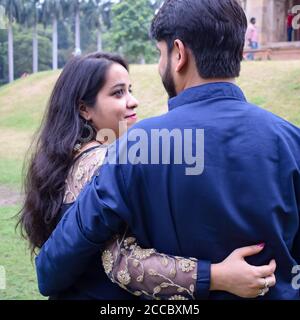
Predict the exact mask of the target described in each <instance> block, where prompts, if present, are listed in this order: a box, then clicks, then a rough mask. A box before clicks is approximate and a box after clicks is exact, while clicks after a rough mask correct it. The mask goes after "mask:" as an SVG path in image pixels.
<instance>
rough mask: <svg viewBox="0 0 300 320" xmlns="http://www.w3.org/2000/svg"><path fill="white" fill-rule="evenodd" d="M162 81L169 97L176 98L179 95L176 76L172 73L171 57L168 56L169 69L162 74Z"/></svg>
mask: <svg viewBox="0 0 300 320" xmlns="http://www.w3.org/2000/svg"><path fill="white" fill-rule="evenodd" d="M162 83H163V85H164V87H165V89H166V91H167V93H168V95H169V98H170V99H171V98H174V97H176V96H177V92H176V88H175V82H174V78H173V76H172V74H171V57H168V64H167V69H166V71H165V73H164V75H163V76H162Z"/></svg>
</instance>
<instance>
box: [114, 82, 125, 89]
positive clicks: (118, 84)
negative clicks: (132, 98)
mask: <svg viewBox="0 0 300 320" xmlns="http://www.w3.org/2000/svg"><path fill="white" fill-rule="evenodd" d="M116 87H126V83H124V82H122V83H117V84H115V85H114V86H113V87H111V88H112V89H114V88H116Z"/></svg>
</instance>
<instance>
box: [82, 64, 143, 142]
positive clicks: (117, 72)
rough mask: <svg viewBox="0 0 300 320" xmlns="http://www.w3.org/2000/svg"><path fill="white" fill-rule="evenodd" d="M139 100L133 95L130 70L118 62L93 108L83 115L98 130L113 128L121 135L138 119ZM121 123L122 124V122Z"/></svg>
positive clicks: (111, 68)
mask: <svg viewBox="0 0 300 320" xmlns="http://www.w3.org/2000/svg"><path fill="white" fill-rule="evenodd" d="M137 107H138V101H137V100H136V99H135V98H134V97H133V95H132V91H131V82H130V79H129V74H128V71H127V70H126V69H125V68H124V67H123V66H121V65H120V64H118V63H114V64H112V65H111V66H110V67H109V69H108V71H107V75H106V82H105V85H104V86H103V88H102V89H101V90H100V91H99V92H98V95H97V98H96V104H95V106H94V107H93V108H89V107H87V108H86V111H85V112H84V114H83V116H84V118H85V119H87V120H90V121H91V122H92V123H93V125H94V127H95V129H96V130H97V131H99V130H101V129H112V130H113V131H114V133H115V135H116V137H119V136H120V135H121V134H122V133H123V132H120V131H119V126H121V127H122V129H121V131H123V130H127V129H128V128H129V127H131V126H132V125H133V124H135V123H136V121H137V115H136V108H137ZM120 123H121V124H120Z"/></svg>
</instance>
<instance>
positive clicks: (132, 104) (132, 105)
mask: <svg viewBox="0 0 300 320" xmlns="http://www.w3.org/2000/svg"><path fill="white" fill-rule="evenodd" d="M138 106H139V102H138V100H137V99H136V98H135V97H134V96H132V95H130V96H129V100H128V102H127V108H130V109H133V108H137V107H138Z"/></svg>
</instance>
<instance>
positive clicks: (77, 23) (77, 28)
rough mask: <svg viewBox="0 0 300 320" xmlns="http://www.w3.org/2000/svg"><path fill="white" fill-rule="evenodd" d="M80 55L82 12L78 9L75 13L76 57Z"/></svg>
mask: <svg viewBox="0 0 300 320" xmlns="http://www.w3.org/2000/svg"><path fill="white" fill-rule="evenodd" d="M80 54H81V49H80V10H79V8H77V10H76V13H75V55H80Z"/></svg>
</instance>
